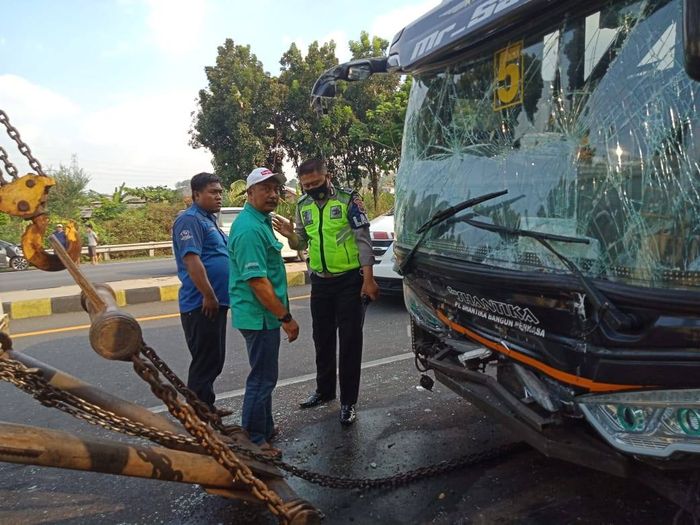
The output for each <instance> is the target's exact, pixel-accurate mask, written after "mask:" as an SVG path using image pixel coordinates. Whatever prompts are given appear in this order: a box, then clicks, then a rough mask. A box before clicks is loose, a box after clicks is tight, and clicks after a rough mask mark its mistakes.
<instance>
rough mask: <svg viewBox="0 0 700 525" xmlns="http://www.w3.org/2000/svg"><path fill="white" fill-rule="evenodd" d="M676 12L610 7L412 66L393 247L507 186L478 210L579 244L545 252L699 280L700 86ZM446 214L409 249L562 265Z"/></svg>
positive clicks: (603, 273) (597, 267) (602, 273)
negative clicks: (686, 66) (690, 71)
mask: <svg viewBox="0 0 700 525" xmlns="http://www.w3.org/2000/svg"><path fill="white" fill-rule="evenodd" d="M681 17H682V12H681V3H680V2H664V1H660V2H647V1H641V2H616V3H614V4H612V3H611V4H610V5H608V6H606V7H605V8H603V9H601V10H600V11H598V12H595V13H592V14H588V15H586V16H579V15H577V14H575V13H570V14H569V15H568V16H565V17H562V18H561V20H563V21H562V22H560V25H559V26H556V27H555V26H552V27H550V28H549V29H548V30H547V31H543V32H541V33H538V34H512V35H510V37H509V39H508V40H507V41H502V42H500V43H498V44H496V45H493V46H491V47H489V48H487V49H486V48H485V49H483V52H480V53H478V54H477V56H475V57H474V58H473V59H470V60H464V61H460V62H457V63H455V64H454V65H451V66H450V67H448V68H447V69H446V70H445V69H443V70H441V71H439V72H433V73H430V72H427V73H424V74H423V75H418V76H417V77H416V78H415V80H414V85H413V89H412V92H411V96H410V101H409V107H408V113H407V121H406V130H405V137H404V152H403V158H402V164H401V168H400V169H401V174H400V176H399V177H398V187H397V194H398V195H399V198H398V199H397V201H398V202H400V203H402V205H401V206H400V208H399V209H398V210H397V214H398V216H399V217H400V221H399V231H398V234H399V242H400V244H401V245H403V246H408V247H410V246H412V245H413V243H415V241H416V239H417V235H416V233H415V232H416V230H417V229H418V227H419V226H420V225H421V224H422V223H423V222H425V221H426V220H427V219H428V218H429V217H430V216H431V215H432V214H433V213H435V212H436V211H439V210H441V209H444V208H446V207H448V206H451V205H454V204H457V203H459V202H460V201H462V200H464V199H467V198H470V197H475V196H479V195H482V194H486V193H489V192H493V191H498V190H503V189H507V190H508V194H507V195H505V196H503V197H501V198H500V199H498V200H494V201H489V202H487V203H484V204H482V205H480V206H477V207H476V208H475V209H474V210H473V212H474V213H476V218H477V219H478V220H480V221H483V222H491V223H494V224H498V225H502V226H507V227H510V228H519V229H523V230H533V231H539V232H546V233H551V234H559V235H566V236H570V237H578V238H583V239H586V240H588V243H587V244H572V243H562V242H555V243H553V245H554V246H555V247H556V248H557V249H558V250H559V251H560V252H561V253H563V254H564V255H566V256H567V257H569V258H571V259H572V260H573V261H574V262H575V263H576V264H577V265H578V266H579V267H580V268H581V269H582V271H583V272H584V273H585V274H586V275H589V276H592V277H596V278H600V279H606V280H608V281H615V282H622V283H626V284H631V285H637V286H647V287H649V286H653V287H662V288H686V289H687V288H691V289H697V287H698V285H699V284H700V273H699V272H700V224H699V223H698V215H699V214H700V194H699V190H700V180H699V172H698V162H699V161H700V135H699V134H700V118H699V117H698V114H697V112H696V105H697V104H698V97H699V96H700V84H698V83H694V82H693V81H692V80H690V79H689V78H688V77H687V75H686V74H685V72H684V70H683V50H682V43H681V38H682V18H681ZM455 173H460V174H461V176H459V177H455V176H454V174H455ZM409 211H410V212H409ZM411 212H412V213H411ZM461 216H465V214H464V213H462V214H461ZM459 218H460V215H459V214H458V215H457V216H456V217H455V218H454V219H453V220H452V221H450V222H448V223H447V224H446V225H445V226H444V227H442V229H441V228H435V229H434V230H433V231H431V232H430V233H429V234H428V236H427V239H426V242H425V244H424V245H423V248H422V250H424V251H427V252H428V253H433V254H440V255H442V256H445V257H452V258H458V259H461V260H465V259H466V260H468V261H471V262H475V263H481V264H484V265H489V266H495V267H500V268H505V269H512V270H518V271H523V272H531V271H538V272H549V273H559V272H561V273H565V272H568V270H567V269H566V268H565V267H564V266H563V264H562V263H561V261H559V259H557V258H556V257H555V256H554V255H553V254H552V253H550V252H549V251H547V250H546V249H545V248H544V247H542V246H541V245H540V244H538V243H537V241H536V240H534V239H528V238H523V237H517V236H513V235H509V234H507V233H501V232H499V233H493V232H488V231H483V230H478V229H476V228H474V227H472V226H470V225H468V224H466V223H465V222H460V220H459Z"/></svg>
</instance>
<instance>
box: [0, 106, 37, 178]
mask: <svg viewBox="0 0 700 525" xmlns="http://www.w3.org/2000/svg"><path fill="white" fill-rule="evenodd" d="M0 123H2V124H3V125H4V126H5V129H6V130H7V134H8V135H9V136H10V138H11V139H12V140H14V141H15V142H16V143H17V147H18V148H19V151H20V153H21V154H22V155H24V156H25V157H26V158H27V160H28V161H29V165H30V166H31V168H32V169H33V170H34V172H35V173H36V174H37V175H41V176H43V177H45V176H46V173H44V169H43V168H42V167H41V163H40V162H39V161H38V160H37V159H36V158H35V157H34V155H32V150H31V149H29V146H27V144H26V143H25V142H24V141H23V140H22V137H21V136H20V134H19V131H17V128H15V127H14V126H13V125H12V124H10V118H9V117H8V116H7V113H5V112H4V111H3V110H2V109H0ZM2 154H3V155H4V156H0V158H1V159H2V161H3V162H4V163H5V169H8V163H9V160H6V159H7V152H6V151H5V150H2ZM10 166H12V164H10ZM12 168H13V169H14V175H13V174H12V173H11V172H10V171H8V173H10V175H12V178H15V179H16V178H17V169H16V168H15V167H14V166H12Z"/></svg>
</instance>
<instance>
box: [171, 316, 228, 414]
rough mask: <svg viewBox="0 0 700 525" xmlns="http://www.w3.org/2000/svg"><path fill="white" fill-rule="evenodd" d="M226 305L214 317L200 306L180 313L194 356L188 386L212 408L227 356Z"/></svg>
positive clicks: (188, 344) (189, 346)
mask: <svg viewBox="0 0 700 525" xmlns="http://www.w3.org/2000/svg"><path fill="white" fill-rule="evenodd" d="M227 313H228V307H227V306H221V307H219V313H218V314H217V315H216V317H215V318H214V319H209V318H207V317H205V316H204V314H203V313H202V310H201V308H197V309H196V310H192V311H191V312H185V313H181V314H180V320H181V321H182V328H183V330H184V331H185V340H186V341H187V348H189V350H190V354H191V355H192V362H191V363H190V370H189V373H188V375H187V386H188V387H189V388H190V390H192V391H194V393H195V394H197V397H199V399H201V400H202V401H204V402H205V403H206V404H207V405H209V406H210V407H213V406H214V399H215V396H214V380H215V379H216V378H217V377H219V374H220V373H221V371H222V370H223V369H224V361H225V359H226V314H227Z"/></svg>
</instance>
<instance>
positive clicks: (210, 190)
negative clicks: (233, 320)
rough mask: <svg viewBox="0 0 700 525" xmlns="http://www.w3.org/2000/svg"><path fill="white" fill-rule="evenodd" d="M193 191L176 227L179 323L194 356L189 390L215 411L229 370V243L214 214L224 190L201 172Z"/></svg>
mask: <svg viewBox="0 0 700 525" xmlns="http://www.w3.org/2000/svg"><path fill="white" fill-rule="evenodd" d="M190 187H191V188H192V205H191V206H190V207H189V208H188V209H187V210H186V211H185V212H184V213H183V214H182V215H180V216H179V217H178V218H177V219H175V223H174V224H173V253H174V254H175V262H176V263H177V275H178V277H179V278H180V281H181V282H182V286H181V287H180V292H179V302H180V319H181V321H182V328H183V329H184V331H185V339H186V340H187V347H188V348H189V350H190V354H192V363H191V364H190V370H189V374H188V376H187V386H188V387H189V388H190V389H191V390H193V391H194V393H195V394H197V396H198V397H199V398H200V399H201V400H202V401H204V402H205V403H206V404H207V405H209V407H210V408H211V409H212V410H215V408H214V399H215V396H214V380H216V378H217V377H218V376H219V374H220V373H221V370H222V369H223V367H224V359H225V357H226V314H227V313H228V307H229V297H228V252H227V249H226V245H227V243H228V239H227V238H226V234H225V233H224V232H222V231H221V228H219V226H218V225H217V223H216V217H214V215H213V214H214V213H217V212H218V211H219V210H221V200H222V193H223V188H222V187H221V179H220V178H219V177H217V176H216V175H213V174H211V173H198V174H197V175H195V176H194V177H192V180H191V181H190Z"/></svg>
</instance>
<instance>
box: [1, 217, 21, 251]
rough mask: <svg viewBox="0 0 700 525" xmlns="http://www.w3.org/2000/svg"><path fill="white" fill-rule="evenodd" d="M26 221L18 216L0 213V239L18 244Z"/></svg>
mask: <svg viewBox="0 0 700 525" xmlns="http://www.w3.org/2000/svg"><path fill="white" fill-rule="evenodd" d="M25 227H26V223H25V222H24V221H23V220H22V219H20V218H19V217H10V216H9V215H7V214H5V213H0V239H2V240H3V241H7V242H13V243H15V244H19V242H20V238H21V237H22V233H23V232H24V228H25Z"/></svg>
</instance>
